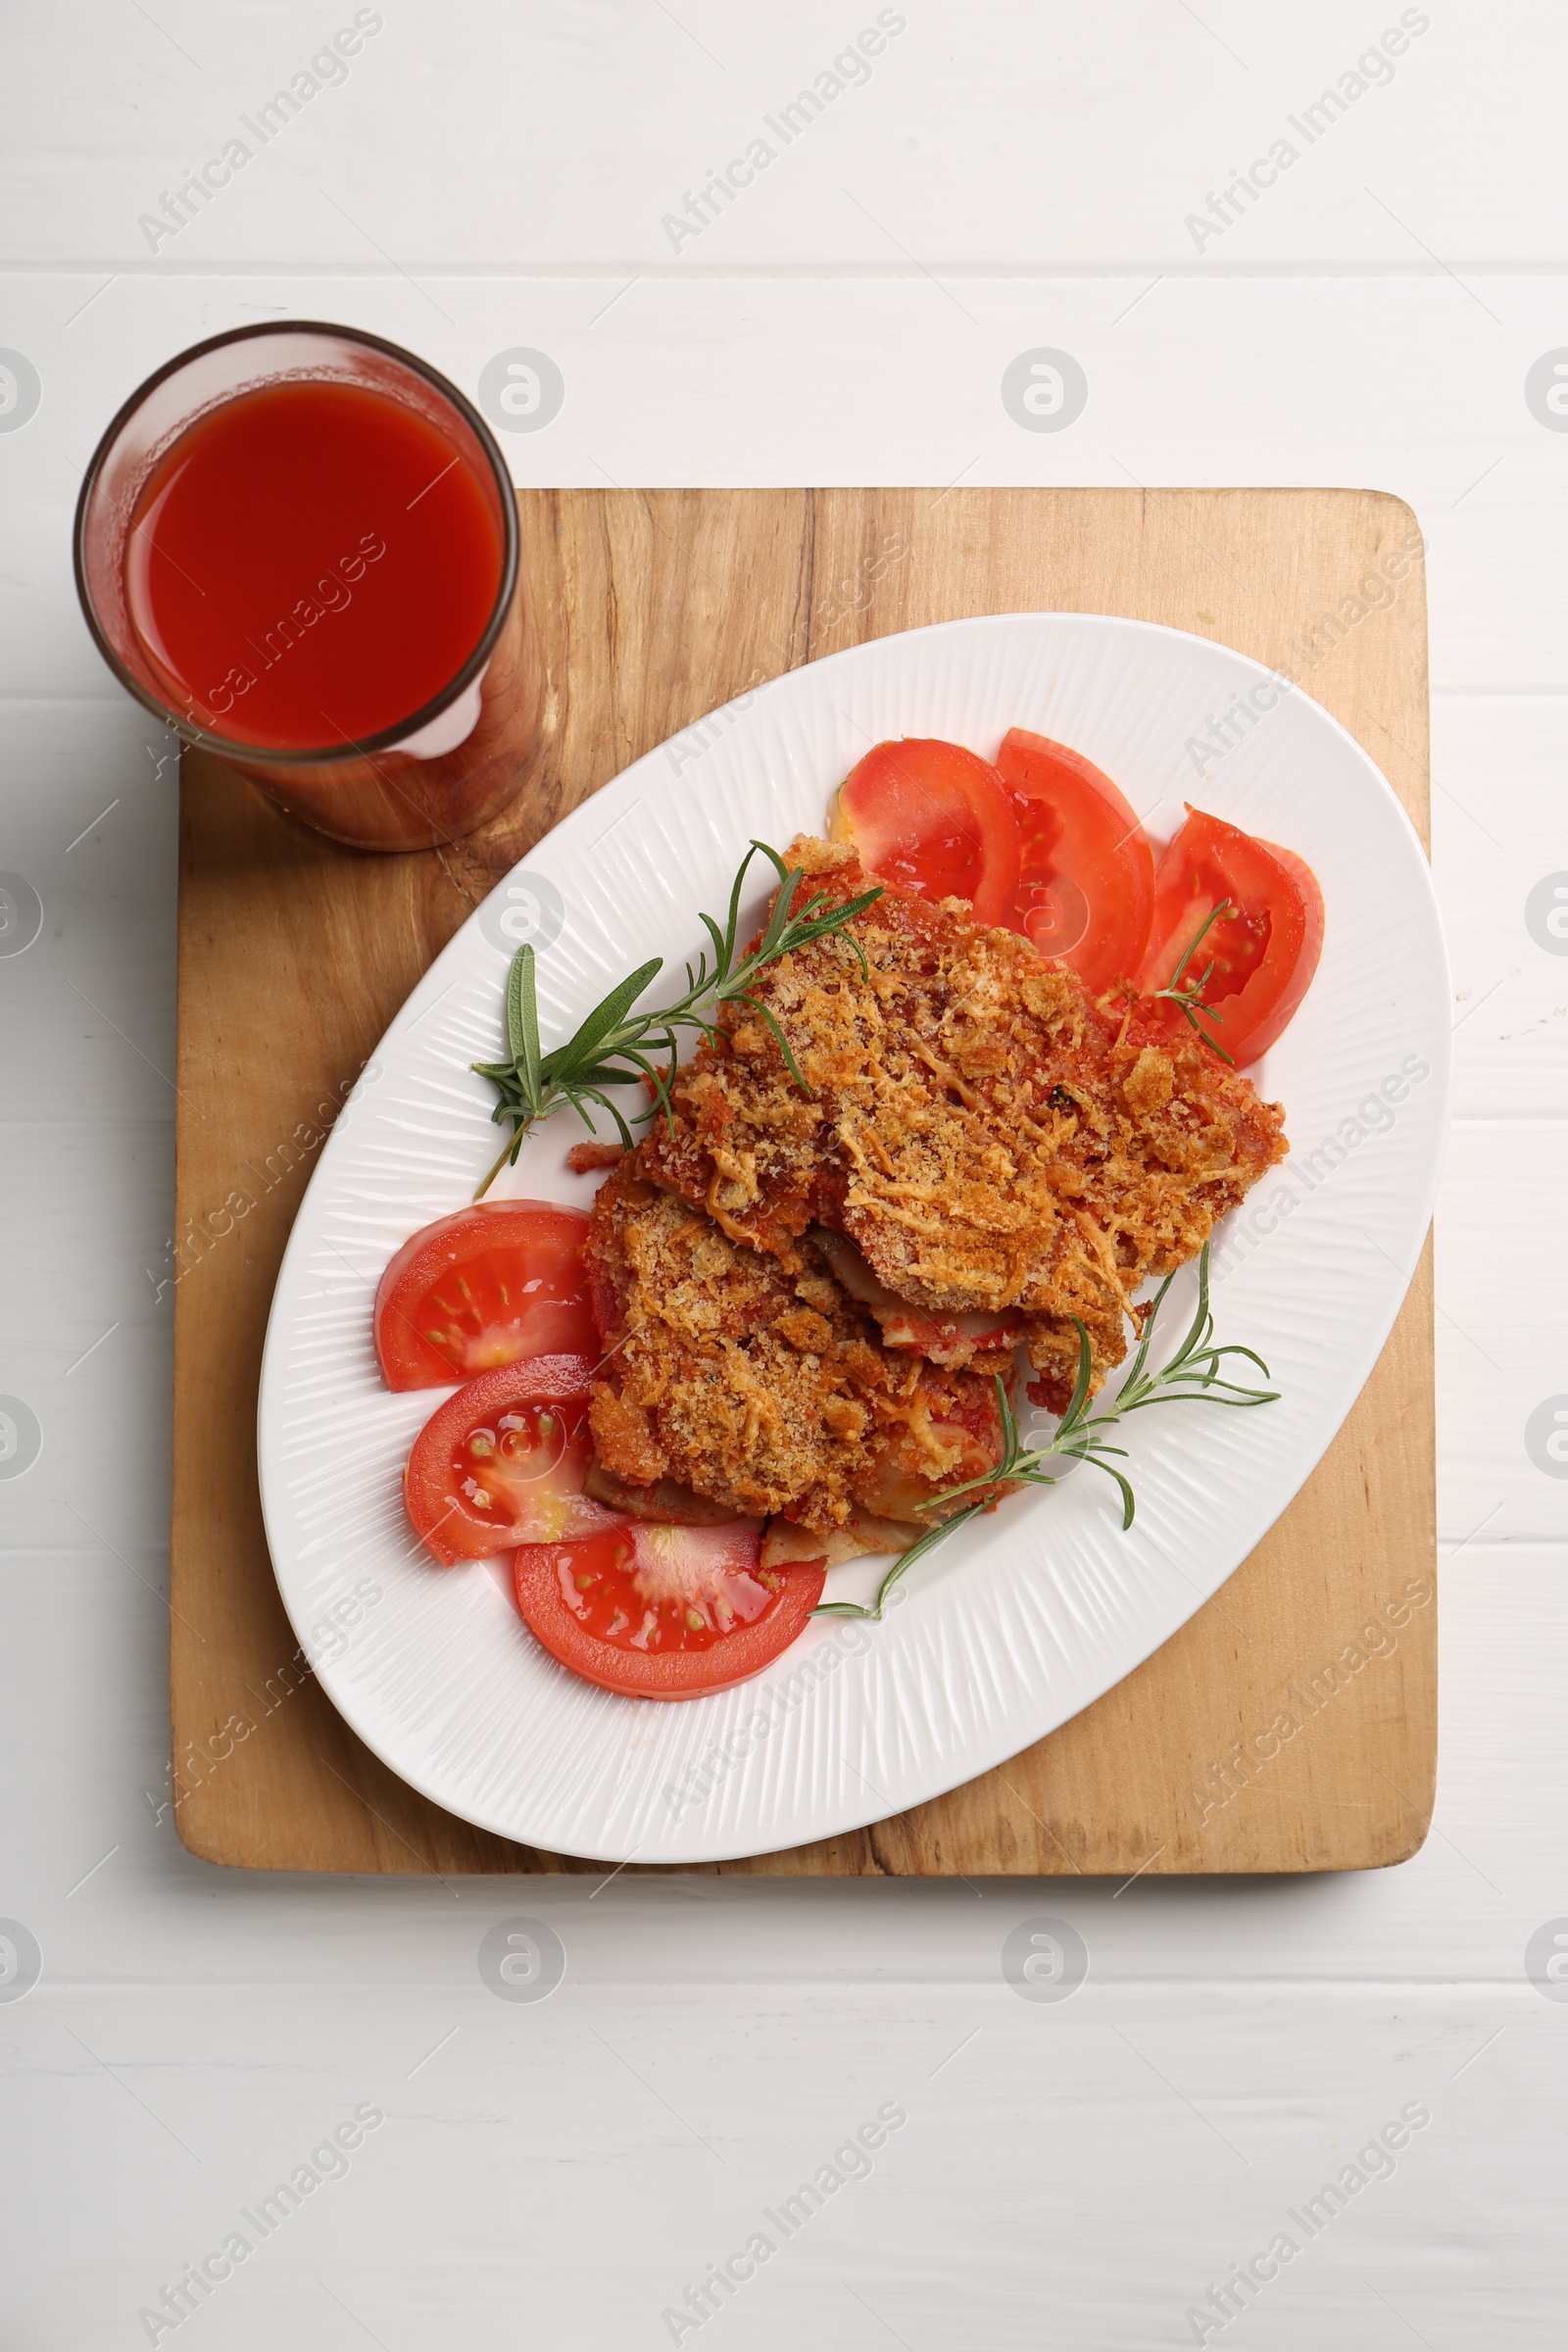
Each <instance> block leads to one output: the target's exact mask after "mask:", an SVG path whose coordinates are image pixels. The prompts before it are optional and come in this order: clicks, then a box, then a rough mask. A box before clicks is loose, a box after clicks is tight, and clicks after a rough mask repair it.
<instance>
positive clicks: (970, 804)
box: [828, 737, 1018, 924]
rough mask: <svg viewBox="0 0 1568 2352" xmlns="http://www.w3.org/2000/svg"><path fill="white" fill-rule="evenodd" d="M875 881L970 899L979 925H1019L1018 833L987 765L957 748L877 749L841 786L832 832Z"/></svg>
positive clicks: (910, 741) (930, 743) (916, 741)
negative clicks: (851, 847)
mask: <svg viewBox="0 0 1568 2352" xmlns="http://www.w3.org/2000/svg"><path fill="white" fill-rule="evenodd" d="M828 830H829V833H830V834H831V836H832V838H833V839H834V840H835V841H848V842H852V843H853V844H854V846H855V848H856V849H857V850H858V852H859V858H860V863H861V864H862V865H863V866H864V867H865V870H866V872H867V873H869V874H874V875H875V876H876V878H877V880H878V881H879V882H897V883H901V884H902V885H903V887H904V888H905V889H906V890H912V891H914V892H916V893H917V894H918V895H919V896H920V897H921V898H923V899H967V900H969V902H970V903H971V905H972V906H973V907H974V911H975V916H976V919H977V920H978V921H980V922H982V923H1008V924H1010V923H1011V922H1012V920H1013V902H1014V900H1015V899H1016V897H1017V895H1018V826H1017V821H1016V819H1015V817H1014V815H1013V811H1012V802H1011V799H1010V798H1009V796H1008V793H1007V790H1006V787H1005V785H1004V783H1003V781H1002V778H1001V777H1000V776H999V775H998V773H997V771H996V769H995V768H994V767H993V766H992V765H991V763H990V761H989V760H982V759H980V758H978V756H977V755H976V754H975V753H973V752H966V751H965V750H964V749H963V747H962V745H961V744H956V743H940V742H937V741H935V740H934V739H931V738H924V739H922V738H917V737H906V738H904V739H902V740H901V741H899V742H896V743H879V744H878V745H877V746H876V747H875V749H874V750H873V751H869V752H867V753H866V755H865V758H864V759H863V760H861V761H860V762H859V764H858V766H857V767H855V768H854V769H853V770H852V771H851V773H850V774H849V775H848V776H847V777H846V778H845V780H844V782H843V783H842V784H841V785H840V786H839V789H838V795H837V798H836V800H835V802H834V805H833V814H832V818H831V820H830V822H829V826H828Z"/></svg>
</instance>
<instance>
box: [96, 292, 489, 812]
mask: <svg viewBox="0 0 1568 2352" xmlns="http://www.w3.org/2000/svg"><path fill="white" fill-rule="evenodd" d="M302 334H303V335H327V336H333V337H335V338H336V339H337V340H338V341H339V342H345V343H360V344H364V345H365V346H366V347H367V348H368V349H369V350H371V351H377V352H380V353H381V354H382V355H383V356H384V357H385V358H387V359H391V360H395V361H396V362H397V363H398V365H399V366H400V367H404V368H410V369H412V370H413V372H414V373H415V374H416V375H421V376H423V378H424V380H425V382H426V383H427V384H429V385H431V386H432V387H433V389H434V390H435V391H436V392H438V393H439V394H440V395H441V397H442V399H443V400H446V401H449V402H450V403H451V405H452V407H453V408H454V409H456V410H457V412H458V414H459V416H460V417H462V418H463V420H464V422H465V423H466V424H467V425H468V426H469V428H470V429H471V431H472V432H473V434H474V437H475V439H476V440H477V441H478V444H479V447H480V448H481V449H482V450H483V452H484V454H485V457H486V459H487V460H488V461H489V465H490V469H491V471H492V473H493V474H494V476H495V481H496V488H497V491H498V492H499V494H500V499H501V513H502V533H503V538H504V542H505V545H504V548H503V552H502V563H501V582H500V586H499V587H498V588H497V590H496V601H495V606H494V609H493V611H492V612H491V614H490V617H489V619H488V620H487V621H486V623H485V625H484V627H483V629H482V630H481V631H480V633H479V639H478V642H477V644H476V645H475V646H474V648H473V651H472V653H470V654H469V656H468V658H467V660H466V662H464V664H463V666H462V668H461V669H459V670H458V672H457V673H456V675H455V676H454V677H453V678H452V679H451V680H450V681H449V682H448V684H447V685H445V686H443V687H442V689H441V691H440V693H439V694H436V695H433V696H432V697H431V699H430V700H429V701H428V702H427V703H423V704H421V705H420V707H419V709H418V710H417V711H412V712H411V713H410V715H409V716H408V717H407V718H400V719H398V720H397V721H396V722H395V723H394V724H393V725H392V726H390V727H383V728H382V729H381V730H380V731H379V732H378V733H377V734H374V735H364V736H358V737H356V738H355V739H354V740H353V741H352V742H347V741H339V742H337V743H335V744H329V745H327V746H326V747H325V748H324V749H322V750H319V751H314V750H299V749H296V748H293V747H285V748H282V749H276V748H273V747H272V746H270V745H267V744H255V743H245V742H242V741H240V740H238V739H237V738H236V737H234V736H231V735H220V734H218V733H216V732H215V731H214V730H213V729H212V728H210V727H203V726H201V725H199V724H198V723H197V722H196V721H195V720H193V719H191V718H188V717H187V716H185V715H184V714H183V713H182V712H180V711H175V710H174V708H173V706H172V704H171V703H168V702H165V701H163V700H161V699H160V698H159V697H158V696H157V695H155V694H153V693H151V692H150V691H149V690H148V689H147V688H146V687H145V686H144V685H143V684H142V683H141V681H140V679H139V678H136V677H133V676H132V675H131V673H130V671H129V670H128V669H127V668H126V667H125V664H124V662H123V661H122V660H121V658H120V656H119V654H118V653H117V652H116V650H115V648H114V646H113V645H112V644H111V643H110V641H109V638H108V636H107V634H106V633H105V630H104V627H103V623H102V621H101V620H100V619H99V616H98V613H97V611H96V609H95V607H94V604H93V599H92V595H91V592H90V590H89V588H88V586H87V573H86V537H87V510H88V508H89V507H90V505H91V504H92V496H93V492H94V490H95V489H96V488H97V486H98V479H99V476H100V474H101V473H102V472H103V469H104V466H105V465H106V463H107V462H108V459H109V457H110V454H111V452H112V451H113V449H114V447H115V444H116V442H117V441H118V440H119V438H120V435H121V434H122V433H123V430H124V428H125V426H126V425H127V424H128V423H129V422H130V420H131V418H132V417H134V416H135V414H136V411H137V410H138V409H139V408H140V407H141V405H142V403H143V402H144V401H145V400H146V399H147V397H148V395H149V394H150V393H152V392H155V391H156V390H157V388H158V386H159V385H160V384H162V383H165V382H167V380H168V379H169V377H170V376H172V375H177V374H178V372H179V370H180V368H184V367H187V366H188V365H189V364H190V362H191V361H192V360H199V359H202V358H204V357H205V356H206V354H207V353H208V352H210V351H220V350H221V349H222V348H223V347H224V346H225V345H226V344H230V343H247V342H260V341H262V340H264V339H265V338H266V337H268V336H270V335H302ZM229 397H231V398H232V397H237V395H230V396H229ZM216 405H218V406H221V405H222V404H221V402H220V403H218V404H216ZM180 429H181V430H182V431H183V430H185V429H186V428H185V427H183V426H182V427H181V428H180ZM175 437H176V438H177V435H176V436H175ZM519 560H520V532H519V529H518V523H517V500H516V494H515V491H514V489H513V486H512V476H511V474H510V472H509V471H508V469H507V462H506V460H505V458H504V457H503V456H502V454H501V445H500V443H499V442H498V441H497V439H496V437H495V435H494V433H492V431H491V430H490V427H489V426H488V425H487V424H486V422H485V420H484V418H483V417H481V416H480V414H479V412H478V410H477V409H476V408H475V407H474V405H473V403H472V401H471V400H469V399H468V397H467V395H466V393H464V392H460V391H459V389H458V387H457V385H456V384H455V383H453V381H452V380H451V378H450V377H449V376H445V375H443V374H442V372H441V370H440V369H439V368H432V367H431V365H430V363H429V362H428V361H427V360H422V359H420V357H419V356H418V354H417V352H413V351H410V350H408V349H407V347H406V346H405V345H404V344H402V343H393V342H391V341H389V340H388V338H387V337H386V336H385V335H373V334H371V333H370V332H369V331H368V328H365V327H359V326H343V325H341V324H339V323H338V322H336V321H335V320H333V319H264V320H260V321H258V322H257V323H256V324H254V325H251V326H231V327H229V328H227V329H226V330H225V332H224V333H222V334H221V335H209V336H208V337H207V338H206V340H205V341H204V342H201V343H192V344H190V345H189V346H188V347H187V348H186V349H185V350H184V351H179V352H176V353H175V354H174V357H173V358H172V360H166V361H165V362H164V364H163V366H162V367H161V368H154V369H153V372H152V373H151V375H149V376H145V377H144V378H143V379H142V381H141V382H140V383H139V384H138V385H137V386H136V389H135V390H134V392H132V393H131V394H130V396H129V398H128V399H126V400H124V401H123V402H122V403H121V405H120V407H119V408H118V409H117V410H116V412H115V414H114V416H113V417H111V418H110V420H109V422H108V424H107V425H106V426H105V427H104V430H103V432H102V434H101V435H100V437H99V441H98V446H97V448H96V449H95V450H94V451H93V453H92V457H91V459H90V461H89V463H88V466H87V470H86V472H85V474H84V475H83V476H82V483H81V490H80V492H79V494H78V496H77V499H76V515H75V521H74V523H73V529H72V561H73V569H74V572H75V579H76V598H77V602H78V603H79V604H80V606H81V611H82V617H83V618H84V620H85V621H86V623H87V628H88V631H89V633H90V635H91V637H92V640H93V643H94V644H95V645H96V646H97V648H98V651H99V653H100V654H101V655H102V656H103V658H104V660H105V662H107V663H108V664H109V667H110V668H111V669H112V670H113V672H114V674H115V676H116V677H117V678H118V679H119V680H120V683H121V685H122V686H123V687H124V688H125V690H126V691H127V693H129V694H133V695H134V696H135V698H136V700H137V702H138V703H140V704H141V705H142V706H143V708H144V709H145V710H148V711H151V712H152V713H153V715H154V717H155V718H159V719H162V720H163V722H164V724H165V726H167V727H171V728H172V729H173V731H174V732H175V733H176V734H177V735H179V736H180V737H181V738H182V739H183V740H184V741H185V742H187V743H190V744H193V745H195V746H196V748H197V749H198V750H200V751H204V752H214V753H216V754H217V755H218V756H219V757H220V758H221V759H224V760H236V761H241V762H248V763H249V764H250V765H251V766H264V767H330V766H341V765H343V764H345V763H346V762H347V761H349V760H361V759H365V758H367V757H368V756H370V755H372V754H374V753H376V752H389V751H394V750H395V749H396V748H397V746H398V745H399V744H400V743H404V742H406V741H407V740H408V738H409V737H410V736H411V735H415V734H417V733H418V732H419V731H420V729H422V728H424V727H427V726H429V725H430V724H431V723H432V721H433V720H435V719H438V718H439V717H441V715H442V714H443V712H444V711H450V710H451V708H452V706H453V704H454V703H456V702H457V701H458V700H459V698H460V697H461V696H463V695H464V694H466V692H467V690H468V688H469V687H470V686H471V685H472V684H473V683H474V681H475V679H476V678H478V677H479V676H480V675H481V673H482V672H483V670H484V667H485V664H486V663H487V662H488V661H489V659H490V656H491V655H492V653H494V651H495V647H496V641H497V639H498V638H499V637H500V635H501V631H502V627H503V625H504V623H505V621H506V617H507V614H508V613H509V612H510V611H511V608H512V600H513V597H514V595H515V590H516V585H517V572H518V564H519Z"/></svg>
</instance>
